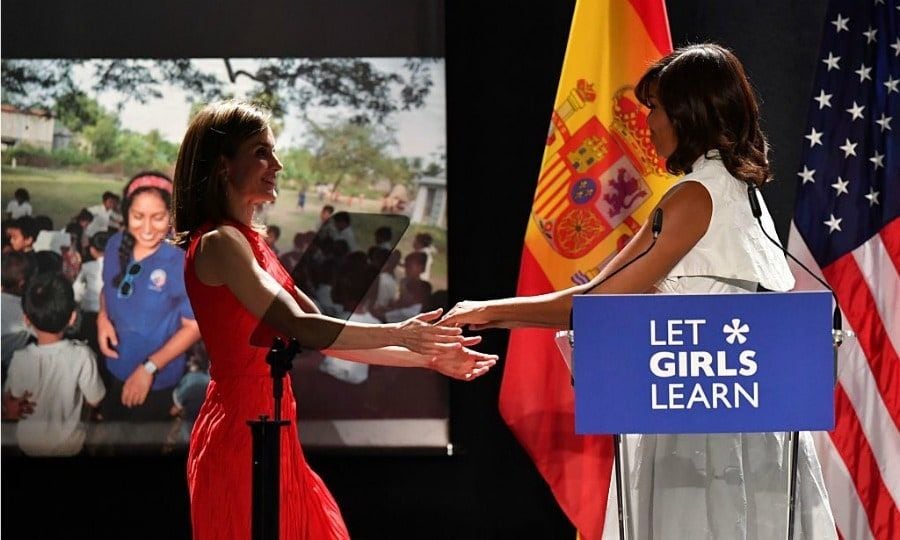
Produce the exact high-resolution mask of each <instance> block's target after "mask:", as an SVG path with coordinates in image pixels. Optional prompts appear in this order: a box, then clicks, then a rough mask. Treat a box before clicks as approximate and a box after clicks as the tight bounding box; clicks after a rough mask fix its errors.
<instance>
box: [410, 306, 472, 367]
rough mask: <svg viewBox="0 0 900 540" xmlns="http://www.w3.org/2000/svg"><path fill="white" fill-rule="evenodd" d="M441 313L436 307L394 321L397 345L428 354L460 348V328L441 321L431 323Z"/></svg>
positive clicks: (461, 345) (461, 339) (462, 338)
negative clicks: (403, 319)
mask: <svg viewBox="0 0 900 540" xmlns="http://www.w3.org/2000/svg"><path fill="white" fill-rule="evenodd" d="M441 313H443V310H442V309H436V310H434V311H429V312H426V313H422V314H419V315H416V316H415V317H412V318H409V319H406V320H405V321H403V322H399V323H395V324H396V327H397V330H398V338H399V339H398V345H402V346H404V347H406V348H407V349H409V350H411V351H413V352H417V353H420V354H425V355H429V356H434V355H439V354H442V353H447V352H452V351H459V350H460V349H462V347H463V342H464V340H465V338H464V337H463V336H462V329H461V328H454V327H452V326H449V325H445V324H443V323H438V324H437V325H432V324H431V323H432V322H433V321H437V320H438V319H439V318H440V317H441Z"/></svg>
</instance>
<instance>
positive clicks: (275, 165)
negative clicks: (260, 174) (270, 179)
mask: <svg viewBox="0 0 900 540" xmlns="http://www.w3.org/2000/svg"><path fill="white" fill-rule="evenodd" d="M270 166H271V167H273V168H274V169H275V170H276V171H280V170H281V169H283V168H284V165H282V164H281V160H280V159H278V156H276V155H275V153H274V152H273V153H272V163H271V165H270Z"/></svg>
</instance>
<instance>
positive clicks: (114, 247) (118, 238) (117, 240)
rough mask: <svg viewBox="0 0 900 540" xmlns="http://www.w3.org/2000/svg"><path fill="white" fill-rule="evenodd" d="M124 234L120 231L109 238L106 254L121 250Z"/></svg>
mask: <svg viewBox="0 0 900 540" xmlns="http://www.w3.org/2000/svg"><path fill="white" fill-rule="evenodd" d="M122 234H123V233H122V231H118V232H116V233H115V234H113V235H112V236H110V237H109V240H108V241H107V242H106V250H105V251H106V253H110V252H116V251H118V250H119V246H120V245H121V244H122Z"/></svg>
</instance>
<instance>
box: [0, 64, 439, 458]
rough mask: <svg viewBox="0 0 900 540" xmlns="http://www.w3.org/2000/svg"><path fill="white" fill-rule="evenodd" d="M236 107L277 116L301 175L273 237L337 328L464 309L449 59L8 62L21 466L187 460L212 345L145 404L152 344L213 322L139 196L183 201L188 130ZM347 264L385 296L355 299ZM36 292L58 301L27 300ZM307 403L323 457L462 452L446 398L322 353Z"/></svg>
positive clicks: (284, 156) (7, 313)
mask: <svg viewBox="0 0 900 540" xmlns="http://www.w3.org/2000/svg"><path fill="white" fill-rule="evenodd" d="M231 98H235V99H243V100H248V101H253V102H255V103H258V104H260V105H262V106H263V107H265V108H266V109H267V110H269V111H271V114H272V122H271V125H272V127H273V131H274V135H275V138H276V148H275V151H276V154H277V155H278V157H279V159H280V160H281V162H282V164H283V166H284V168H283V170H282V171H281V172H280V173H279V175H278V193H279V195H278V200H277V201H276V202H275V203H274V204H272V205H267V206H264V207H261V208H259V210H258V212H257V216H256V220H257V222H258V224H260V225H261V226H264V227H265V230H266V242H267V243H268V244H269V246H270V247H271V249H272V250H273V251H275V253H276V254H277V255H278V257H279V259H280V260H281V262H282V264H283V265H284V266H285V268H286V269H287V270H288V271H289V272H292V273H293V275H294V277H295V281H296V282H297V285H298V286H299V287H300V288H301V289H303V290H304V292H306V293H307V294H308V295H309V296H310V297H311V298H312V299H313V300H314V302H315V303H316V304H317V305H318V307H319V309H320V310H321V311H322V312H323V313H326V314H328V315H332V316H335V317H339V318H343V319H352V320H360V321H367V322H397V321H401V320H404V319H407V318H409V317H410V316H413V315H415V314H418V313H421V312H423V311H428V310H431V309H434V308H437V307H443V308H447V307H448V306H447V302H448V300H447V292H446V291H447V282H448V276H447V257H448V253H447V241H446V239H447V227H446V222H447V219H446V216H447V208H446V201H447V197H446V194H447V191H446V190H447V182H446V103H445V81H444V60H443V59H441V58H260V59H248V58H241V59H234V58H231V59H221V58H220V59H168V60H158V59H153V60H151V59H146V60H145V59H126V60H122V59H114V60H113V59H76V60H73V59H56V60H52V59H50V60H45V59H42V60H30V59H6V60H3V61H2V122H0V127H2V139H0V143H2V144H0V148H2V151H0V157H2V206H3V211H4V215H3V222H2V223H3V234H2V240H3V262H2V269H3V295H2V299H3V320H2V326H3V329H2V360H3V363H2V377H3V423H2V448H3V452H4V453H9V454H22V455H27V456H43V455H50V456H71V455H78V454H87V455H115V454H121V453H129V452H141V453H168V452H184V451H185V448H186V446H187V443H188V440H189V437H190V431H191V428H192V425H193V421H194V419H195V418H196V416H197V413H198V411H199V409H200V407H201V406H202V403H203V400H204V396H205V393H206V390H207V387H208V385H209V381H210V374H209V369H210V366H209V360H208V357H207V354H206V347H205V344H204V343H203V342H202V340H201V341H197V342H196V343H194V344H192V345H191V346H190V347H189V348H188V349H187V351H186V352H185V353H184V354H182V355H179V356H178V357H176V358H175V359H174V360H172V361H170V362H168V363H166V364H165V366H163V367H162V368H160V370H159V372H158V373H154V374H153V375H154V378H153V383H152V387H151V388H150V390H149V392H147V394H146V398H144V399H138V398H136V397H135V395H136V394H135V388H136V382H135V378H134V377H133V374H134V370H136V369H142V366H143V362H144V361H145V360H146V359H147V358H148V356H149V355H152V354H154V353H155V352H156V351H155V350H151V349H153V348H155V347H157V346H152V347H151V346H150V345H148V344H149V343H157V344H158V343H161V342H163V343H169V340H173V341H177V340H178V339H179V337H178V335H177V334H178V333H179V332H180V331H181V329H182V328H183V327H184V326H183V325H184V324H187V322H186V321H191V320H192V319H193V312H192V310H191V306H190V303H189V302H188V301H187V297H186V295H185V294H184V290H183V289H184V280H183V257H181V258H172V257H168V258H166V257H162V256H159V255H158V254H156V252H152V253H151V255H150V256H149V257H147V258H146V261H148V262H147V263H146V264H143V265H141V264H135V263H136V262H137V261H135V260H134V259H136V257H132V255H133V253H132V251H130V250H133V249H135V248H134V247H133V245H134V242H133V241H129V239H128V236H129V233H130V235H131V236H134V235H138V234H142V233H141V231H139V230H138V229H139V225H138V224H136V223H132V222H131V221H130V220H129V219H128V215H129V213H128V208H129V204H130V202H131V197H130V193H129V192H128V190H127V189H126V187H127V186H128V184H129V182H134V183H137V184H139V185H147V186H151V187H152V186H155V187H157V188H159V189H162V190H165V189H167V188H166V187H165V185H166V184H165V183H166V182H167V181H169V180H170V179H171V178H172V176H173V173H174V168H175V160H176V156H177V154H178V145H179V144H180V141H181V139H182V137H183V136H184V133H185V130H186V128H187V125H188V123H189V121H190V119H191V118H192V117H193V116H194V115H195V114H196V113H197V111H199V110H200V109H201V108H202V107H203V106H205V105H206V104H207V103H210V102H213V101H217V100H221V99H231ZM379 216H381V217H382V218H390V217H391V216H396V217H398V218H403V219H380V218H379ZM398 223H400V224H402V226H401V225H397V224H398ZM385 224H390V226H388V225H385ZM172 234H173V231H170V232H169V237H171V235H172ZM179 253H180V251H179ZM304 261H305V262H306V265H305V266H303V267H302V268H301V263H302V262H304ZM347 261H353V262H354V264H358V265H362V266H365V267H366V268H367V269H368V273H367V274H366V275H367V276H368V278H367V279H368V280H369V281H370V283H369V282H367V283H366V284H365V286H364V287H362V288H361V287H360V286H359V285H358V284H354V286H349V285H348V284H347V282H346V279H342V276H341V273H340V271H339V270H340V268H342V267H345V266H346V265H345V264H344V263H345V262H347ZM142 273H143V276H142V275H141V274H142ZM348 287H349V288H351V289H354V290H358V291H359V293H360V294H358V295H356V296H355V297H354V298H355V300H354V302H350V301H348V300H347V298H348V295H350V296H353V295H351V294H350V293H348V292H347V289H348ZM35 291H41V294H44V296H47V298H52V299H55V300H53V301H49V300H47V301H38V300H35V301H31V300H29V301H25V302H23V297H26V296H28V298H32V299H34V298H38V296H37V292H35ZM363 293H364V294H363ZM48 295H49V296H48ZM53 295H56V296H53ZM41 298H43V297H41ZM360 298H361V300H360ZM69 307H71V308H73V309H74V311H75V314H76V315H75V317H74V318H73V319H71V320H70V317H69V316H68V313H71V311H70V310H69ZM38 345H40V346H41V347H44V346H45V345H46V346H47V347H49V348H52V353H51V354H52V355H55V356H57V357H58V359H60V360H63V359H65V360H66V361H64V362H57V363H56V364H54V366H57V367H56V368H54V369H57V370H58V372H54V373H53V375H52V376H51V375H50V374H48V373H46V372H45V371H42V370H40V369H37V368H36V367H35V366H37V365H43V364H38V363H36V362H34V361H30V360H32V359H33V358H34V357H35V355H36V354H37V352H36V351H37V348H38ZM47 350H48V349H42V354H44V355H45V356H46V351H47ZM54 362H55V360H54ZM59 366H61V367H59ZM292 385H293V390H294V394H295V396H296V399H297V409H298V414H297V416H298V418H297V421H298V422H299V428H300V436H301V438H302V440H303V444H304V445H305V446H307V447H320V448H348V447H349V448H385V447H387V448H407V449H409V448H446V447H447V446H448V444H449V443H450V441H449V433H448V431H449V419H448V416H449V404H448V386H447V382H446V379H445V378H443V377H442V376H440V375H438V374H436V373H434V372H431V371H428V370H424V369H393V368H387V367H380V366H369V365H366V364H359V363H353V362H346V361H343V360H340V359H337V358H332V357H328V356H323V355H322V354H321V353H319V352H317V351H302V352H301V353H300V354H299V355H298V356H297V357H296V358H295V360H294V365H293V372H292ZM139 393H140V392H138V394H139ZM51 409H52V410H51ZM259 414H270V415H271V411H259ZM248 420H251V419H250V418H248ZM248 429H249V428H248Z"/></svg>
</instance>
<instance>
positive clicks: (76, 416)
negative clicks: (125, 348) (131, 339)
mask: <svg viewBox="0 0 900 540" xmlns="http://www.w3.org/2000/svg"><path fill="white" fill-rule="evenodd" d="M23 307H24V311H25V322H26V324H27V325H29V326H30V327H32V328H33V330H34V333H35V334H36V335H37V345H29V346H27V347H26V348H24V349H21V350H19V351H16V352H15V354H13V358H12V362H11V363H10V366H9V373H8V375H7V380H6V383H5V385H4V391H3V404H4V411H3V412H4V417H5V418H6V419H10V420H17V421H18V423H17V425H16V442H17V444H18V445H19V448H20V449H21V450H22V452H24V453H25V454H26V455H29V456H72V455H75V454H78V453H79V452H81V449H82V447H83V446H84V440H85V437H86V431H87V430H86V426H85V424H84V422H83V420H82V413H83V406H84V404H85V403H87V404H88V406H90V407H96V406H97V405H98V404H99V403H100V400H101V399H103V396H104V395H105V393H106V389H105V387H104V386H103V382H102V381H101V380H100V375H99V372H98V370H97V362H96V359H95V357H94V354H93V353H92V352H91V350H90V349H89V348H88V346H87V345H85V344H83V343H81V342H78V341H73V340H67V339H63V335H64V333H65V331H66V328H67V327H68V326H70V325H71V324H72V323H73V322H74V321H75V315H76V313H75V298H74V295H73V293H72V286H71V285H70V284H69V282H68V281H66V279H65V278H64V277H62V276H61V275H59V274H56V273H47V274H41V275H38V276H37V277H35V278H33V279H32V280H31V282H30V283H29V284H28V288H27V290H26V291H25V297H24V301H23Z"/></svg>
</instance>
